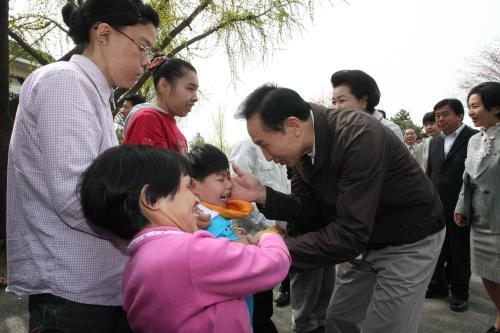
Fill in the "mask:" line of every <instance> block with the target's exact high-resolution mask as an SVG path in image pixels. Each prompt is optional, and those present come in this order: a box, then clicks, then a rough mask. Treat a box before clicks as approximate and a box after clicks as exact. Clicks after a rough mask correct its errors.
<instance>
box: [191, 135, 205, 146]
mask: <svg viewBox="0 0 500 333" xmlns="http://www.w3.org/2000/svg"><path fill="white" fill-rule="evenodd" d="M204 143H206V142H205V138H204V137H203V136H202V135H201V134H200V132H198V133H196V135H195V136H194V138H193V139H192V140H191V141H189V149H193V148H195V147H198V146H201V145H202V144H204Z"/></svg>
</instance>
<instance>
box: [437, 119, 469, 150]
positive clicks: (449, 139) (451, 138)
mask: <svg viewBox="0 0 500 333" xmlns="http://www.w3.org/2000/svg"><path fill="white" fill-rule="evenodd" d="M464 127H465V124H464V123H462V125H461V126H460V127H459V128H457V129H456V130H455V132H453V133H451V134H450V135H446V134H444V133H443V132H441V135H442V136H443V138H444V156H445V157H446V155H448V153H449V152H450V149H451V147H452V146H453V143H455V140H456V139H457V137H458V135H459V134H460V132H462V130H463V129H464Z"/></svg>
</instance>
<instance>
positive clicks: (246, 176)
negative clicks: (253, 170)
mask: <svg viewBox="0 0 500 333" xmlns="http://www.w3.org/2000/svg"><path fill="white" fill-rule="evenodd" d="M233 170H234V173H235V175H234V176H233V177H232V178H231V182H232V184H233V190H232V193H231V199H233V200H245V201H249V202H256V203H259V204H261V205H263V204H265V203H266V187H265V186H264V185H262V183H261V182H260V181H259V180H258V179H257V178H256V177H254V176H252V175H251V174H250V173H248V172H246V171H244V170H243V169H241V168H240V167H239V166H237V165H236V164H235V163H233Z"/></svg>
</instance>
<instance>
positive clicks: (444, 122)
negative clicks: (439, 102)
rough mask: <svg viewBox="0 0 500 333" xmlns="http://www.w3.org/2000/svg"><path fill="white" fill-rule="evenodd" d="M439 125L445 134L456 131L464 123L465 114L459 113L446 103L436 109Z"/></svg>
mask: <svg viewBox="0 0 500 333" xmlns="http://www.w3.org/2000/svg"><path fill="white" fill-rule="evenodd" d="M434 114H435V115H436V121H437V125H438V127H439V128H440V129H441V130H442V131H443V133H444V134H446V135H450V134H451V133H453V132H455V131H456V130H457V128H459V127H460V125H462V119H463V117H464V115H463V114H461V115H457V114H456V113H455V111H454V110H453V109H452V108H451V107H450V106H449V105H445V106H443V107H442V108H439V109H437V110H435V111H434Z"/></svg>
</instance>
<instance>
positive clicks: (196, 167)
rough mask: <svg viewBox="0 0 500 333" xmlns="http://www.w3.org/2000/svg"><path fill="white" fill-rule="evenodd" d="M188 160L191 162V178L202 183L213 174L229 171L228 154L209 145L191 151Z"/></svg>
mask: <svg viewBox="0 0 500 333" xmlns="http://www.w3.org/2000/svg"><path fill="white" fill-rule="evenodd" d="M186 158H187V160H188V161H189V168H190V171H191V173H190V176H191V177H192V178H194V179H196V180H200V181H201V180H203V179H205V178H206V177H208V176H210V175H211V174H214V173H217V172H221V171H225V170H229V161H228V160H227V156H226V154H224V152H223V151H222V150H220V149H219V148H217V147H215V146H212V145H211V144H208V143H204V144H201V145H199V146H196V147H194V148H193V149H191V151H190V152H189V153H187V154H186Z"/></svg>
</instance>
